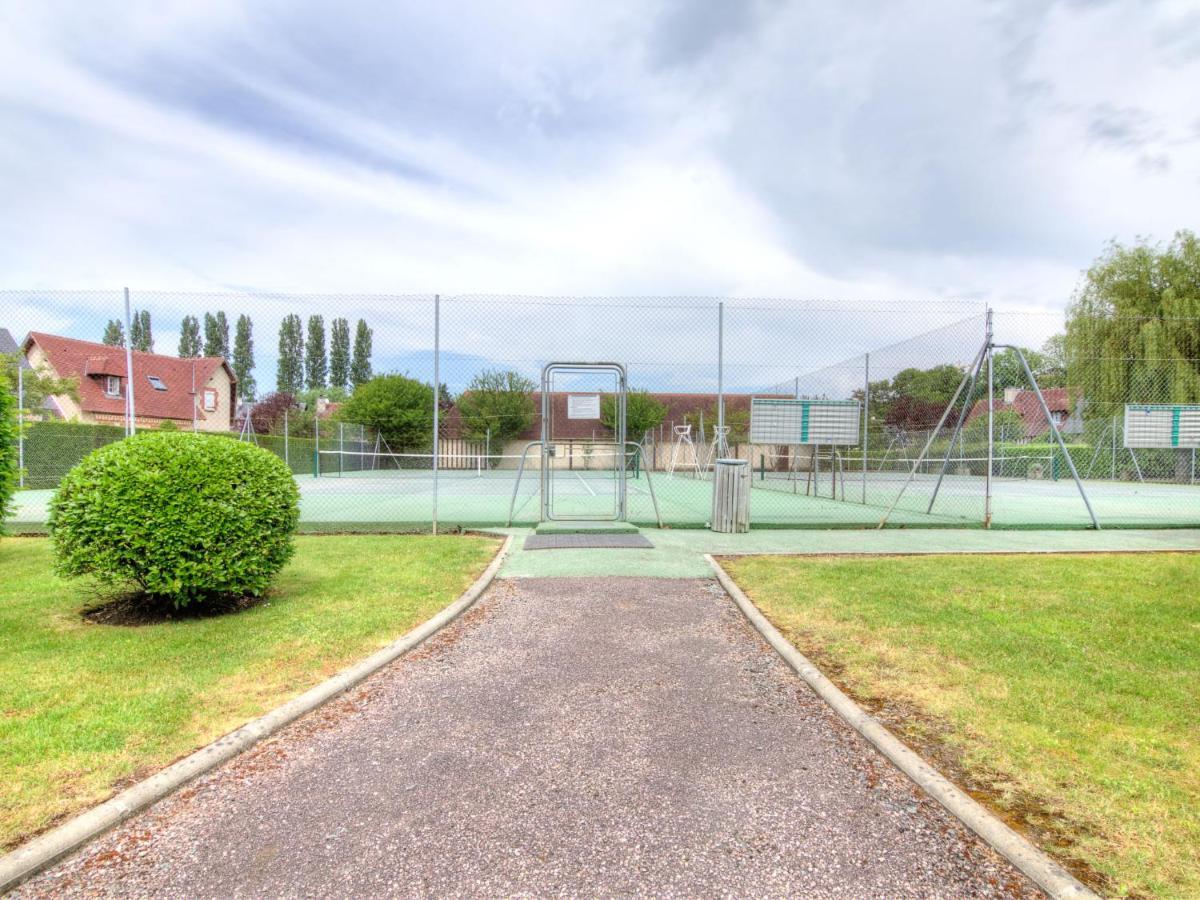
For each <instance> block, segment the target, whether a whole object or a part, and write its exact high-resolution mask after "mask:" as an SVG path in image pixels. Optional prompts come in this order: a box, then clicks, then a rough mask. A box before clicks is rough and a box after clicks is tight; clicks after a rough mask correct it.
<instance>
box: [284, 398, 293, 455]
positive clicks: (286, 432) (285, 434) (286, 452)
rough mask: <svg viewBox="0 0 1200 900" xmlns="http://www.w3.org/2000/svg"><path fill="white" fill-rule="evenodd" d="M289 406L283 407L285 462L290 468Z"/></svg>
mask: <svg viewBox="0 0 1200 900" xmlns="http://www.w3.org/2000/svg"><path fill="white" fill-rule="evenodd" d="M287 412H288V411H287V407H286V406H285V407H284V408H283V462H284V464H285V465H286V466H287V467H288V469H289V470H290V469H291V468H292V461H291V460H290V459H289V458H288V415H287Z"/></svg>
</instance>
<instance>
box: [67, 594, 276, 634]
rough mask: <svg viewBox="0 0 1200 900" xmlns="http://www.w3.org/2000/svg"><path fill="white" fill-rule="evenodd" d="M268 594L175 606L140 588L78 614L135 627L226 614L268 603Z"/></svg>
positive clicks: (102, 622) (90, 619) (99, 622)
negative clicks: (143, 591)
mask: <svg viewBox="0 0 1200 900" xmlns="http://www.w3.org/2000/svg"><path fill="white" fill-rule="evenodd" d="M269 599H270V596H269V595H265V594H264V595H263V596H261V597H252V596H250V595H249V594H232V595H225V596H219V597H213V598H210V599H207V600H204V601H201V602H195V603H189V604H188V605H187V606H183V607H178V606H176V605H175V604H174V603H172V602H171V601H170V600H166V599H164V598H162V597H155V596H151V595H149V594H143V593H141V592H140V591H138V592H131V593H128V594H121V595H120V596H117V597H111V598H108V599H106V600H102V601H101V602H98V603H96V604H94V605H92V606H88V607H86V608H84V609H83V611H82V612H81V613H80V616H82V617H83V619H84V621H87V622H91V623H92V624H93V625H118V626H125V627H130V628H136V627H138V626H141V625H162V624H164V623H166V622H182V621H188V620H194V619H211V618H212V617H213V616H229V615H233V614H234V613H239V612H244V611H245V610H247V609H251V608H252V607H255V606H258V605H260V604H263V603H266V602H268V600H269Z"/></svg>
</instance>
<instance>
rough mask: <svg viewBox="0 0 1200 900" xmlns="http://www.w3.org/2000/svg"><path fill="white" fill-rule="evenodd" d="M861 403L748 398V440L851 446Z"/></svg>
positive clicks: (855, 442) (857, 429)
mask: <svg viewBox="0 0 1200 900" xmlns="http://www.w3.org/2000/svg"><path fill="white" fill-rule="evenodd" d="M861 418H862V407H861V406H860V404H859V402H858V401H857V400H781V399H775V398H771V397H754V398H752V399H751V400H750V443H752V444H829V445H834V446H842V447H853V446H854V445H856V444H857V443H858V431H859V424H860V420H861Z"/></svg>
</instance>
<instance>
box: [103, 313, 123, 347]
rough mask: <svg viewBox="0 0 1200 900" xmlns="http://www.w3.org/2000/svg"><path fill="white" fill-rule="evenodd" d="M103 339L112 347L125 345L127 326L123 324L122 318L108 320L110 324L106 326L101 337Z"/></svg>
mask: <svg viewBox="0 0 1200 900" xmlns="http://www.w3.org/2000/svg"><path fill="white" fill-rule="evenodd" d="M101 341H102V342H103V343H105V344H108V346H110V347H124V346H125V326H123V325H122V324H121V320H120V319H109V320H108V324H107V325H105V326H104V337H103V338H101Z"/></svg>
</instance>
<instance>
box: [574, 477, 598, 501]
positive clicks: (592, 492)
mask: <svg viewBox="0 0 1200 900" xmlns="http://www.w3.org/2000/svg"><path fill="white" fill-rule="evenodd" d="M575 477H576V478H578V479H579V483H580V484H582V485H583V486H584V487H585V488H587V489H588V493H589V494H591V495H592V496H593V497H595V496H596V492H595V491H593V490H592V486H591V485H590V484H588V483H587V482H586V481H584V480H583V476H582V475H580V474H579V473H578V472H576V473H575Z"/></svg>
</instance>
